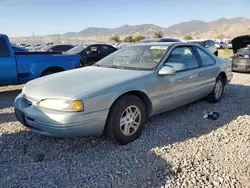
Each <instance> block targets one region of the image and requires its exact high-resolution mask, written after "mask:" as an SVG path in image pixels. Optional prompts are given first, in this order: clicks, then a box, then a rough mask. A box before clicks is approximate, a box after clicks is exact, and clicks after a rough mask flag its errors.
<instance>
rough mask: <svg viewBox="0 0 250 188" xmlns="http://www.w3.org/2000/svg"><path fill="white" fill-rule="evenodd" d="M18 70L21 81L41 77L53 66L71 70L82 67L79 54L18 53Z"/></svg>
mask: <svg viewBox="0 0 250 188" xmlns="http://www.w3.org/2000/svg"><path fill="white" fill-rule="evenodd" d="M16 61H17V70H18V77H19V82H20V83H25V82H28V81H30V80H32V79H36V78H39V77H40V76H41V74H42V73H43V71H45V70H46V69H48V68H51V67H59V68H62V69H63V70H65V71H66V70H71V69H75V68H78V67H80V56H79V55H17V56H16Z"/></svg>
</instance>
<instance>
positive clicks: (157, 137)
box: [0, 84, 250, 188]
mask: <svg viewBox="0 0 250 188" xmlns="http://www.w3.org/2000/svg"><path fill="white" fill-rule="evenodd" d="M245 93H250V87H249V86H243V85H236V84H230V85H228V86H227V87H226V89H225V93H224V96H223V98H222V100H221V101H220V102H219V103H216V104H213V103H207V102H206V101H204V100H200V101H197V102H194V103H191V104H188V105H185V106H183V107H180V108H177V109H175V110H172V111H169V112H166V113H163V114H160V115H156V116H154V117H152V118H150V119H149V120H148V122H147V125H146V127H145V130H144V131H143V134H142V136H141V137H140V138H139V139H137V140H136V141H134V142H132V143H129V144H127V145H125V146H118V145H116V144H114V143H113V142H110V141H109V140H108V139H107V138H106V137H105V136H102V135H100V136H92V137H74V138H53V137H46V136H42V135H39V134H36V133H32V132H19V133H15V134H8V135H2V136H0V151H1V153H0V168H2V170H0V182H2V183H1V184H2V186H3V187H7V185H8V186H10V187H15V186H22V185H26V183H27V182H30V181H32V183H33V184H32V185H33V186H34V187H37V186H40V187H91V186H92V187H93V184H90V183H89V182H96V187H124V188H125V187H129V188H130V187H145V186H146V185H147V186H149V187H161V186H164V185H165V184H166V181H167V180H169V179H174V178H175V176H176V175H177V174H178V173H180V170H179V169H178V168H175V167H173V166H171V164H170V163H169V162H168V161H167V160H166V159H164V158H163V157H162V156H158V154H157V153H155V152H154V149H156V148H161V147H163V146H168V145H171V144H174V143H179V142H183V141H186V140H188V139H192V138H197V137H200V136H202V135H205V134H208V133H210V132H211V131H215V130H216V129H218V128H220V127H222V126H224V125H226V124H228V123H230V122H231V121H233V120H235V119H237V117H239V116H244V115H249V114H250V106H249V104H250V98H249V97H247V98H244V99H243V97H245V96H246V94H245ZM242 100H244V102H243V103H242ZM239 107H240V109H239ZM204 110H207V111H217V112H219V113H220V115H221V117H220V118H219V119H218V120H216V121H213V120H205V119H203V111H204ZM166 119H167V121H166ZM6 177H10V178H6ZM40 177H43V179H41V178H40ZM145 184H146V185H145ZM144 185H145V186H144Z"/></svg>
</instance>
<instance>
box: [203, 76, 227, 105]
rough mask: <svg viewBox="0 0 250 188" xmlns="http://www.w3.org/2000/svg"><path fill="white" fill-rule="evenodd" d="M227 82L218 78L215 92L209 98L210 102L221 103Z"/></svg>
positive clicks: (220, 77)
mask: <svg viewBox="0 0 250 188" xmlns="http://www.w3.org/2000/svg"><path fill="white" fill-rule="evenodd" d="M224 86H225V80H224V79H223V77H222V76H218V77H217V79H216V82H215V86H214V90H213V91H212V93H210V94H209V95H208V96H207V100H208V101H209V102H219V101H220V100H221V98H222V95H223V92H224Z"/></svg>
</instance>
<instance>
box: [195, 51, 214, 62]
mask: <svg viewBox="0 0 250 188" xmlns="http://www.w3.org/2000/svg"><path fill="white" fill-rule="evenodd" d="M197 51H198V53H199V55H200V57H201V61H202V65H203V66H209V65H213V64H215V60H214V59H213V58H212V57H211V56H210V55H209V54H208V53H206V52H204V51H203V50H201V49H200V48H197Z"/></svg>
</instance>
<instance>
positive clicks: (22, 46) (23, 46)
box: [18, 44, 26, 48]
mask: <svg viewBox="0 0 250 188" xmlns="http://www.w3.org/2000/svg"><path fill="white" fill-rule="evenodd" d="M18 46H19V47H21V48H25V46H26V44H19V45H18Z"/></svg>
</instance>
